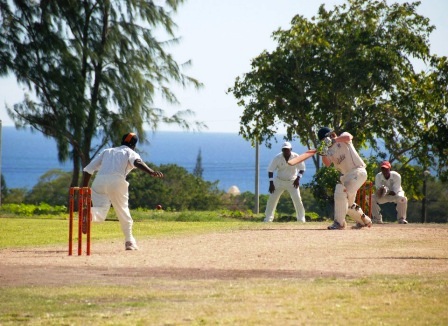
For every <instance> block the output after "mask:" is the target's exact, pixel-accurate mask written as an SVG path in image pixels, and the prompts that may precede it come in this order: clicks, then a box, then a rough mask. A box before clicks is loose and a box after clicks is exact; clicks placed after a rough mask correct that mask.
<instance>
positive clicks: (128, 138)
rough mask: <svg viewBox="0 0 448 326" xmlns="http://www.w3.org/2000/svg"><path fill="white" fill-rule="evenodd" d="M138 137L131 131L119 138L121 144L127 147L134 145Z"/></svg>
mask: <svg viewBox="0 0 448 326" xmlns="http://www.w3.org/2000/svg"><path fill="white" fill-rule="evenodd" d="M137 142H138V138H137V135H136V134H134V133H133V132H130V133H127V134H125V135H123V138H121V145H126V146H129V147H134V146H135V144H137Z"/></svg>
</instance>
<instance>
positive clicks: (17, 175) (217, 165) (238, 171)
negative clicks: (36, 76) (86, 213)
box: [1, 126, 315, 194]
mask: <svg viewBox="0 0 448 326" xmlns="http://www.w3.org/2000/svg"><path fill="white" fill-rule="evenodd" d="M147 137H148V138H149V144H140V143H139V144H137V151H138V152H139V153H140V155H141V156H142V159H143V160H144V161H146V162H150V163H153V164H155V165H157V166H160V165H162V164H176V165H178V166H181V167H183V168H185V169H186V170H187V171H188V172H189V173H192V172H193V170H194V168H195V166H196V162H197V158H198V155H199V152H200V153H201V157H202V168H203V175H202V177H203V179H204V180H206V181H210V182H215V181H218V188H219V189H220V190H222V191H225V192H227V191H228V190H229V189H230V187H233V186H236V187H238V189H239V190H240V191H241V192H246V191H249V192H252V193H255V188H256V185H255V177H256V165H255V162H256V157H255V156H256V150H255V148H254V147H252V146H251V144H250V142H248V141H246V140H244V139H243V138H242V137H241V136H240V135H238V134H235V133H227V132H202V131H199V132H197V131H196V132H192V131H189V132H182V131H156V132H155V133H153V132H152V131H147ZM1 139H2V153H1V154H2V160H1V173H2V174H3V176H4V180H5V184H6V186H7V187H8V188H9V189H12V188H26V189H27V190H30V189H31V188H32V187H34V186H35V185H36V184H37V182H38V181H39V178H40V177H41V176H42V175H43V174H44V173H46V172H48V171H49V170H51V169H61V170H64V171H71V170H72V165H73V164H72V162H71V161H67V162H64V163H60V162H59V161H58V158H57V157H58V156H57V148H56V142H55V141H54V140H53V139H52V138H47V137H45V136H44V135H43V134H42V133H40V132H31V131H30V130H29V129H25V130H23V129H19V130H17V129H16V128H15V127H14V126H3V128H2V138H1ZM276 141H277V143H276V142H275V140H274V141H273V142H272V148H271V149H269V148H267V147H266V146H264V145H259V186H258V188H259V193H260V194H268V188H269V181H268V174H267V168H268V165H269V163H270V161H271V160H272V159H273V158H274V156H275V155H276V154H278V153H280V152H281V144H282V143H283V141H284V140H283V135H279V136H278V137H277V138H276ZM292 144H293V151H294V152H297V153H302V152H304V151H306V148H305V147H304V146H303V145H301V144H299V143H298V142H294V141H293V142H292ZM306 168H307V171H306V172H305V175H304V177H303V179H302V184H304V183H308V182H310V181H311V180H312V177H313V175H314V171H315V167H314V164H313V162H312V161H311V160H309V161H307V163H306ZM132 173H134V171H133V172H132Z"/></svg>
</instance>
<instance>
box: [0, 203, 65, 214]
mask: <svg viewBox="0 0 448 326" xmlns="http://www.w3.org/2000/svg"><path fill="white" fill-rule="evenodd" d="M1 211H2V212H4V213H10V214H15V215H19V216H33V215H61V214H65V213H67V207H65V206H51V205H49V204H47V203H40V204H39V205H33V204H4V205H2V206H1Z"/></svg>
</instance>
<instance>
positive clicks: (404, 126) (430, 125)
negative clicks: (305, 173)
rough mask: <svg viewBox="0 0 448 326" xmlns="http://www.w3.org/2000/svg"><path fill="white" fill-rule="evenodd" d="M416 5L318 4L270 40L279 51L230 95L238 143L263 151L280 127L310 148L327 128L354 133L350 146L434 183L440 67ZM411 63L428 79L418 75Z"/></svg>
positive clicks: (446, 67)
mask: <svg viewBox="0 0 448 326" xmlns="http://www.w3.org/2000/svg"><path fill="white" fill-rule="evenodd" d="M419 4H420V2H415V3H404V4H392V5H391V6H388V5H387V3H386V1H383V0H378V1H372V0H348V1H347V3H346V4H343V5H341V6H335V7H334V9H333V10H330V11H327V10H326V9H325V7H324V6H323V5H322V6H321V7H320V8H319V11H318V15H317V16H316V17H313V18H312V19H311V20H307V19H305V18H304V17H302V16H299V15H297V16H295V17H294V18H293V19H292V21H291V28H290V29H289V30H281V29H279V30H277V31H276V32H274V33H273V38H274V40H276V41H277V42H278V46H277V48H276V49H275V50H274V51H272V52H268V51H264V52H262V53H261V54H260V55H259V56H257V57H256V58H255V59H253V61H252V70H251V71H250V72H248V73H246V74H244V75H243V76H242V77H237V78H236V81H235V83H234V86H233V87H231V88H229V90H228V91H229V92H231V93H233V95H234V96H235V98H236V99H237V100H238V104H239V105H240V106H242V107H243V108H244V111H243V114H242V117H241V122H240V125H241V126H240V134H241V135H242V136H243V137H244V138H245V139H248V140H251V141H252V142H255V141H256V140H262V141H264V142H265V143H266V144H267V145H268V146H270V140H271V139H272V137H273V136H274V135H276V134H277V132H278V130H279V128H280V127H282V126H283V127H285V128H286V137H287V138H288V139H293V138H299V139H300V141H301V143H302V144H303V145H305V146H307V147H308V148H316V146H317V144H318V139H317V135H316V133H317V130H318V128H319V127H321V126H330V127H332V128H333V129H334V130H335V131H336V132H337V133H340V132H341V131H348V132H350V133H351V134H353V135H354V136H355V139H354V142H355V143H356V144H355V145H356V146H357V147H363V146H367V145H370V147H372V148H373V149H374V150H378V151H379V156H383V157H385V156H386V155H389V157H388V159H389V160H390V161H392V162H393V161H395V160H397V161H400V162H401V163H402V164H403V165H406V164H411V163H413V164H415V163H416V162H417V163H419V164H420V165H422V166H427V167H430V166H432V167H435V168H437V169H438V171H439V174H440V175H442V174H443V173H444V171H445V172H446V166H447V164H446V163H447V157H448V156H447V155H446V152H447V148H448V142H447V140H446V137H447V136H446V135H447V132H446V131H447V129H446V128H447V127H446V126H447V125H448V118H447V117H448V109H447V107H446V104H445V103H442V100H441V99H443V98H444V96H445V95H446V92H447V85H448V81H447V79H448V78H447V76H448V64H447V60H446V58H444V57H443V58H439V57H437V56H435V55H431V54H430V49H429V39H428V37H429V35H430V33H431V32H432V31H433V29H434V26H431V25H430V24H429V20H428V19H427V18H425V17H423V16H421V15H419V14H417V12H416V9H417V7H418V6H419ZM415 60H419V61H422V62H425V63H426V64H427V65H429V72H420V71H416V70H415V69H414V65H413V61H414V62H415ZM382 141H384V142H385V144H384V146H385V149H386V152H381V151H380V146H379V142H382ZM313 159H314V163H315V165H316V168H317V169H318V168H319V167H320V161H319V157H318V156H316V157H314V158H313Z"/></svg>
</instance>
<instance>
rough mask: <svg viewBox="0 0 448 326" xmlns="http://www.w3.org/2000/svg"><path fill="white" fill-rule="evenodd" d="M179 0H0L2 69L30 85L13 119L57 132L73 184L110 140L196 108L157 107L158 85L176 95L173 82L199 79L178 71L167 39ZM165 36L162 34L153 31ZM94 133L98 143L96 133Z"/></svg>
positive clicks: (177, 119) (169, 96) (176, 119)
mask: <svg viewBox="0 0 448 326" xmlns="http://www.w3.org/2000/svg"><path fill="white" fill-rule="evenodd" d="M183 2H184V0H170V1H164V2H163V5H162V6H159V5H157V3H159V2H157V3H156V2H155V1H135V0H124V1H118V0H99V1H94V0H82V1H78V0H68V1H32V0H25V1H9V0H0V8H1V11H0V76H1V75H7V74H9V73H13V74H15V76H16V78H17V81H18V82H19V83H20V84H22V85H23V86H24V87H26V88H27V89H28V91H29V92H32V93H31V94H26V96H25V99H24V101H23V102H22V103H18V104H15V105H14V106H13V107H12V108H11V107H8V108H7V110H8V114H9V115H10V117H11V118H12V119H13V120H14V122H15V124H16V127H17V128H24V127H30V128H31V129H32V130H37V131H40V132H42V133H43V134H44V135H45V136H48V137H52V138H54V139H55V140H56V143H57V148H58V157H59V160H60V161H66V160H68V159H71V160H72V161H73V174H72V181H71V186H76V185H77V184H78V181H79V173H80V170H81V167H83V166H85V165H86V164H87V163H88V162H89V161H90V158H91V157H93V156H94V155H95V154H96V153H97V152H98V151H99V150H100V149H102V148H103V147H104V146H106V144H110V143H113V144H117V143H119V141H120V137H121V135H123V134H125V133H126V132H129V131H135V132H137V133H138V136H139V138H140V140H141V141H144V140H145V133H144V129H143V128H144V125H145V124H148V125H149V126H150V128H151V129H152V130H156V129H157V127H158V126H159V124H160V123H175V124H179V125H181V126H182V127H184V128H186V129H188V128H191V127H193V126H196V127H197V128H201V127H202V126H203V125H202V123H198V122H196V123H195V124H194V125H193V124H191V123H189V122H188V121H187V120H186V118H187V117H188V116H191V115H192V114H193V112H192V111H189V110H185V111H180V112H178V113H176V114H174V115H173V116H167V115H165V113H164V111H163V110H162V109H160V108H155V107H153V99H154V96H155V95H156V94H157V93H160V94H161V95H162V97H163V98H165V99H166V100H167V101H168V102H171V103H177V99H176V96H175V95H174V94H173V93H172V92H171V91H170V89H169V84H170V83H171V82H175V83H179V84H181V85H183V86H188V85H193V86H194V87H200V86H201V84H200V83H199V82H198V81H197V80H195V79H193V78H191V77H188V76H186V75H185V74H184V73H183V72H182V71H183V68H184V67H186V66H188V65H189V64H190V62H186V63H184V64H183V65H179V64H178V63H177V62H176V61H175V60H174V59H173V58H172V56H171V55H170V54H169V53H167V52H165V49H164V46H165V45H167V44H173V43H176V42H177V41H178V40H177V39H176V38H175V36H174V31H173V28H174V27H175V24H174V22H173V20H172V19H171V14H172V13H174V12H176V11H177V10H178V7H179V5H180V4H181V3H183ZM156 31H157V32H158V33H159V34H160V32H165V33H166V35H167V36H168V37H169V38H171V39H170V40H168V41H165V42H160V41H158V40H157V39H156V37H155V32H156ZM94 139H95V140H96V139H99V141H98V142H97V143H96V142H95V143H93V140H94Z"/></svg>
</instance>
